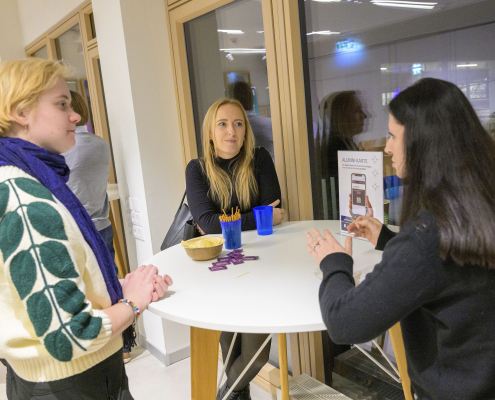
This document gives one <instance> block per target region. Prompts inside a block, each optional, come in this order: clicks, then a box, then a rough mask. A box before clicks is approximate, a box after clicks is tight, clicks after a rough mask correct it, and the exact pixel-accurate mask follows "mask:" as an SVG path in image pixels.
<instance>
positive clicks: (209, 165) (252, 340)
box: [186, 99, 285, 400]
mask: <svg viewBox="0 0 495 400" xmlns="http://www.w3.org/2000/svg"><path fill="white" fill-rule="evenodd" d="M203 150H204V155H205V156H204V158H201V159H197V160H192V161H191V162H190V163H189V164H188V166H187V168H186V185H187V200H188V204H189V207H190V210H191V214H192V215H193V217H194V220H195V221H196V223H197V224H198V226H199V227H200V229H201V231H202V232H204V233H221V232H222V229H221V227H220V220H219V218H218V217H219V216H220V215H222V214H223V212H222V209H225V210H231V209H232V208H234V209H236V207H239V209H240V210H241V214H242V216H241V218H242V221H241V228H242V230H249V229H256V222H255V219H254V213H253V207H256V206H263V205H271V206H273V207H274V209H273V225H277V224H280V223H281V222H282V221H283V220H284V214H285V211H284V210H283V209H282V208H281V204H280V197H281V195H280V185H279V183H278V178H277V173H276V172H275V166H274V165H273V161H272V158H271V156H270V154H269V153H268V151H267V150H266V149H264V148H262V147H260V148H256V149H255V148H254V136H253V131H252V130H251V127H250V125H249V121H248V118H247V116H246V112H245V111H244V108H243V107H242V105H241V104H240V103H239V102H238V101H237V100H229V99H223V100H219V101H217V102H215V103H214V104H213V105H212V106H211V107H210V109H209V110H208V112H207V113H206V116H205V119H204V123H203ZM226 300H228V299H226ZM233 336H234V333H232V332H223V333H222V335H221V337H220V345H221V346H222V354H223V356H224V362H225V357H226V355H227V353H228V351H229V347H230V344H231V342H232V339H233ZM267 336H268V335H257V334H246V333H242V334H239V335H238V336H237V339H236V343H235V345H234V348H233V350H232V354H231V356H230V359H229V363H228V365H227V368H226V373H227V382H226V383H225V385H224V386H223V387H222V388H221V389H220V391H219V393H218V396H217V398H220V399H222V398H223V396H224V395H225V394H226V393H227V391H228V390H229V389H230V388H231V387H232V385H233V384H234V383H235V381H236V380H237V378H238V377H239V375H240V374H241V372H242V371H243V370H244V368H245V367H246V366H247V364H248V363H249V361H250V360H251V359H252V358H253V356H254V354H255V353H256V352H257V351H258V349H259V348H260V347H261V344H262V343H263V342H264V341H265V339H266V338H267ZM269 353H270V346H266V347H265V348H264V349H263V351H262V352H261V354H260V355H259V356H258V358H257V359H256V361H255V362H254V363H253V364H252V365H251V367H250V368H249V370H248V372H247V373H246V374H245V375H244V376H243V377H242V379H241V380H240V381H239V383H238V384H237V385H236V386H235V387H234V390H233V392H232V394H231V395H230V397H229V398H230V399H240V400H247V399H250V398H251V397H250V395H249V382H250V381H251V380H253V378H254V377H255V376H256V375H257V374H258V372H259V371H260V369H261V368H262V367H263V365H265V364H266V363H267V361H268V357H269Z"/></svg>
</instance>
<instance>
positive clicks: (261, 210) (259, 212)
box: [253, 206, 273, 236]
mask: <svg viewBox="0 0 495 400" xmlns="http://www.w3.org/2000/svg"><path fill="white" fill-rule="evenodd" d="M253 211H254V219H255V220H256V230H257V231H258V235H260V236H266V235H271V234H272V233H273V207H272V206H259V207H254V208H253Z"/></svg>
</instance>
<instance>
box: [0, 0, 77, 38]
mask: <svg viewBox="0 0 495 400" xmlns="http://www.w3.org/2000/svg"><path fill="white" fill-rule="evenodd" d="M4 1H6V0H1V2H2V3H3V2H4ZM83 2H84V0H35V1H33V0H17V5H18V7H19V16H20V21H21V27H22V33H23V40H24V46H26V45H28V44H29V43H31V42H32V41H33V40H35V39H36V38H37V37H38V36H40V35H41V34H43V33H44V32H46V31H47V30H48V29H49V28H51V27H52V26H53V25H55V24H56V23H57V22H58V21H60V20H61V19H62V18H64V17H65V16H66V15H67V14H69V13H70V12H71V11H72V10H74V9H75V8H77V7H78V6H79V5H81V4H82V3H83Z"/></svg>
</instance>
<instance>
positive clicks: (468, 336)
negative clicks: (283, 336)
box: [306, 78, 495, 400]
mask: <svg viewBox="0 0 495 400" xmlns="http://www.w3.org/2000/svg"><path fill="white" fill-rule="evenodd" d="M389 131H390V134H391V137H390V139H389V141H388V143H387V146H386V148H385V151H386V152H387V153H389V154H392V162H393V164H392V165H393V166H394V168H395V169H396V171H397V175H398V176H399V177H400V178H403V179H404V180H405V187H404V196H403V208H402V214H401V231H400V232H399V233H398V234H394V233H392V232H391V231H390V230H388V229H387V228H386V227H385V226H383V225H382V224H381V223H380V222H379V221H378V220H376V219H374V218H369V217H359V218H358V219H357V220H356V221H355V222H354V223H353V224H351V225H350V226H349V232H354V233H355V236H356V237H365V238H366V239H368V240H369V241H370V242H371V243H373V244H374V245H376V248H377V249H379V250H384V254H383V260H382V262H381V263H380V264H378V265H377V266H376V267H375V269H374V271H373V272H372V273H371V274H369V275H368V276H367V277H366V279H365V281H364V282H363V283H361V284H360V285H359V286H358V287H355V283H354V280H353V278H352V269H353V260H352V257H351V255H352V239H351V238H350V237H349V238H347V239H346V242H345V248H344V247H342V246H341V245H340V244H339V243H338V242H337V241H336V240H335V238H333V236H332V235H331V234H330V232H328V231H327V230H325V231H324V232H323V234H324V237H323V236H321V234H320V233H319V232H318V231H317V230H316V229H314V228H313V230H312V231H313V235H314V237H313V236H312V235H311V234H309V233H306V237H307V239H308V244H307V245H306V247H307V249H308V252H309V253H310V254H311V255H312V256H313V257H314V259H315V260H316V261H317V262H318V263H319V265H320V268H321V270H322V271H323V282H322V284H321V287H320V306H321V311H322V315H323V319H324V321H325V324H326V325H327V327H328V331H329V334H330V337H331V338H332V340H334V341H335V342H336V343H362V342H366V341H369V340H371V339H373V338H375V337H377V336H378V335H379V334H381V333H382V332H384V331H386V330H387V329H389V328H390V327H392V326H393V325H394V324H395V323H396V322H398V321H400V323H401V328H402V333H403V338H404V345H405V349H406V357H407V365H408V374H409V377H410V378H411V383H412V390H413V392H414V394H415V396H416V398H418V399H463V400H464V399H470V400H472V399H493V398H495V340H494V333H493V326H495V307H494V306H493V304H495V246H494V242H493V240H494V239H493V238H494V237H495V173H494V171H495V143H494V141H493V140H492V139H491V138H490V137H489V135H488V134H487V132H486V131H485V130H484V129H483V126H482V125H481V123H480V121H479V119H478V117H477V115H476V113H475V111H474V110H473V107H472V106H471V104H470V103H469V101H468V99H467V98H466V97H465V96H464V94H463V93H462V92H461V91H460V90H459V89H458V88H457V87H456V86H455V85H454V84H452V83H449V82H446V81H442V80H438V79H433V78H426V79H422V80H420V81H419V82H417V83H416V84H414V85H413V86H411V87H410V88H408V89H406V90H405V91H404V92H402V93H400V94H399V95H398V96H397V97H396V98H395V99H394V100H392V102H391V103H390V121H389Z"/></svg>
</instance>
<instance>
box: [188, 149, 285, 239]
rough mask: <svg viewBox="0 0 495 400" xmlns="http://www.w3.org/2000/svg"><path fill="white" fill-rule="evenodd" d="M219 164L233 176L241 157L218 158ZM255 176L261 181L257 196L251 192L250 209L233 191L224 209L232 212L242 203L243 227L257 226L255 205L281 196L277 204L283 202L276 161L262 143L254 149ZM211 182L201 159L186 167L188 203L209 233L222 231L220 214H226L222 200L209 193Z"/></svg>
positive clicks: (197, 221)
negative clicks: (204, 170)
mask: <svg viewBox="0 0 495 400" xmlns="http://www.w3.org/2000/svg"><path fill="white" fill-rule="evenodd" d="M217 160H218V161H217V162H218V165H219V166H220V167H221V168H222V169H223V170H224V171H225V172H227V174H229V176H230V177H232V170H233V168H234V166H235V163H236V162H237V160H238V158H237V157H234V158H232V159H229V160H224V159H223V158H218V159H217ZM253 169H254V177H255V179H256V182H257V183H258V192H259V193H258V196H254V195H253V196H252V198H251V206H250V207H249V209H242V208H241V206H240V204H239V200H238V199H237V195H236V193H235V191H234V193H233V194H232V198H231V201H230V205H229V206H228V207H227V209H226V210H225V211H226V212H227V210H229V211H228V212H227V214H228V215H230V210H231V209H232V207H233V208H234V210H235V209H236V207H239V209H240V210H241V214H242V222H241V228H242V230H243V231H247V230H250V229H256V221H255V219H254V213H253V207H257V206H267V205H269V204H271V203H273V202H274V201H276V200H280V204H279V205H278V206H277V207H281V206H282V199H281V193H280V185H279V183H278V178H277V173H276V172H275V166H274V165H273V161H272V158H271V156H270V154H269V153H268V151H267V150H266V149H264V148H263V147H259V148H257V149H255V151H254V160H253ZM209 189H210V183H209V179H208V177H207V176H206V173H205V172H203V168H202V167H201V164H200V160H199V159H195V160H191V161H190V162H189V164H188V165H187V168H186V192H187V203H188V205H189V209H190V210H191V214H192V216H193V218H194V221H195V222H196V223H197V224H198V225H199V227H200V228H201V229H202V230H203V231H204V232H205V233H207V234H210V233H221V232H222V228H221V227H220V220H219V219H218V217H219V216H220V215H221V214H223V212H222V208H221V206H220V204H219V203H218V202H216V201H214V200H212V199H211V197H210V196H209V193H208V191H209Z"/></svg>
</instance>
